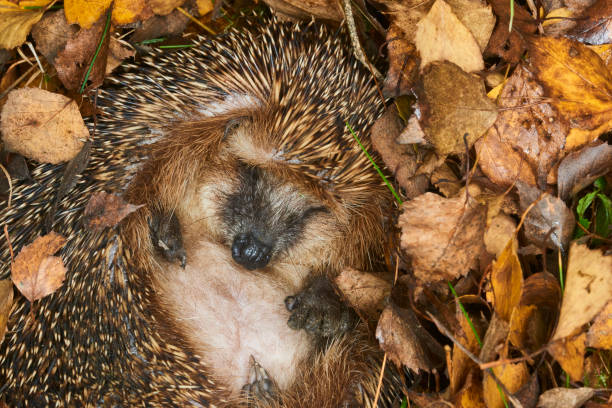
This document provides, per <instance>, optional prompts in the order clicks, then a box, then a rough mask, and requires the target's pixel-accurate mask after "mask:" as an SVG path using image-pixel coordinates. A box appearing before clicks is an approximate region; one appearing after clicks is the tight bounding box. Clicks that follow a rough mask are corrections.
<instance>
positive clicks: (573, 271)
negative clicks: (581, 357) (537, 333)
mask: <svg viewBox="0 0 612 408" xmlns="http://www.w3.org/2000/svg"><path fill="white" fill-rule="evenodd" d="M610 271H612V256H604V255H603V253H602V251H601V250H598V249H589V248H587V247H586V245H580V244H577V243H572V246H571V247H570V251H569V260H568V263H567V279H566V282H565V292H564V293H563V304H562V305H561V315H560V316H559V323H558V324H557V329H556V331H555V334H554V335H553V337H552V338H553V340H558V339H562V338H564V337H567V336H570V335H572V334H573V333H575V332H577V331H578V329H580V328H581V327H582V326H583V325H585V324H587V323H588V322H590V321H591V320H593V318H594V317H595V316H597V315H598V314H600V313H601V311H602V310H603V308H604V306H605V305H606V303H608V302H609V301H610V300H611V299H612V279H610Z"/></svg>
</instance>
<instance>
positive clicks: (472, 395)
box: [449, 372, 486, 408]
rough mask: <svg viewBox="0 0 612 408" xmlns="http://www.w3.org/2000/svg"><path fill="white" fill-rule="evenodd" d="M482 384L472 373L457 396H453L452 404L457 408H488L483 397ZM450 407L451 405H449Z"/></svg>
mask: <svg viewBox="0 0 612 408" xmlns="http://www.w3.org/2000/svg"><path fill="white" fill-rule="evenodd" d="M482 391H483V390H482V383H481V381H480V377H479V376H477V375H475V374H474V373H473V372H472V373H470V375H469V376H468V379H467V381H466V383H465V385H464V386H463V388H461V390H459V392H458V393H457V394H453V396H452V402H454V404H455V405H454V407H456V408H486V405H485V402H484V399H483V396H482ZM449 407H450V405H449Z"/></svg>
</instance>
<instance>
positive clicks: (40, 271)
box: [11, 232, 66, 302]
mask: <svg viewBox="0 0 612 408" xmlns="http://www.w3.org/2000/svg"><path fill="white" fill-rule="evenodd" d="M65 242H66V239H65V238H64V237H62V236H61V235H59V234H57V233H55V232H51V233H49V234H47V235H44V236H42V237H38V238H36V239H35V240H34V242H32V243H31V244H30V245H26V246H25V247H23V248H22V249H21V251H20V252H19V254H18V255H17V256H16V257H15V262H14V263H13V264H12V266H11V279H12V280H13V283H14V284H15V286H17V289H19V291H20V292H21V293H22V294H23V295H24V296H25V297H26V298H27V299H28V300H29V301H30V302H33V301H35V300H38V299H41V298H43V297H45V296H47V295H49V294H51V293H53V292H55V290H56V289H57V288H59V287H60V286H62V282H63V281H64V277H65V275H66V268H65V267H64V265H63V263H62V260H61V258H59V257H56V256H52V255H53V254H55V253H56V252H57V251H58V250H59V249H60V248H61V247H63V246H64V244H65Z"/></svg>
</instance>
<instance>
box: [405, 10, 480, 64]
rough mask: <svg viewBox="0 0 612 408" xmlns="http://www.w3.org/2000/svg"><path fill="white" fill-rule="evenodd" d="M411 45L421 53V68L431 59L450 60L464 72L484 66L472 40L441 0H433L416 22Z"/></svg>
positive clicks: (472, 37) (467, 31)
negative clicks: (413, 42)
mask: <svg viewBox="0 0 612 408" xmlns="http://www.w3.org/2000/svg"><path fill="white" fill-rule="evenodd" d="M415 44H416V48H417V50H418V51H419V54H420V56H421V69H423V68H424V67H425V66H427V65H428V64H429V63H431V62H433V61H449V62H452V63H454V64H456V65H457V66H459V67H460V68H461V69H462V70H464V71H465V72H474V71H482V70H483V69H484V61H483V59H482V54H481V53H480V47H479V46H478V43H477V42H476V39H475V38H474V36H473V35H472V33H471V32H470V30H468V29H467V28H466V27H465V26H464V25H463V23H461V20H459V19H458V18H457V16H456V15H455V14H454V13H453V10H452V9H451V7H450V6H449V5H448V4H446V3H445V2H444V0H436V2H435V3H434V5H433V6H432V7H431V10H429V13H427V15H426V16H425V18H423V19H422V20H421V21H419V23H418V25H417V31H416V36H415Z"/></svg>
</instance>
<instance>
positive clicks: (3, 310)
mask: <svg viewBox="0 0 612 408" xmlns="http://www.w3.org/2000/svg"><path fill="white" fill-rule="evenodd" d="M11 306H13V283H12V282H11V281H10V280H9V279H4V280H0V343H2V339H3V338H4V333H6V325H7V323H8V318H9V313H10V311H11Z"/></svg>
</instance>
